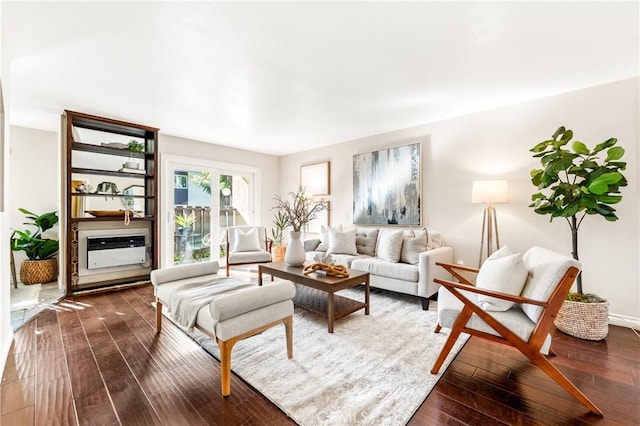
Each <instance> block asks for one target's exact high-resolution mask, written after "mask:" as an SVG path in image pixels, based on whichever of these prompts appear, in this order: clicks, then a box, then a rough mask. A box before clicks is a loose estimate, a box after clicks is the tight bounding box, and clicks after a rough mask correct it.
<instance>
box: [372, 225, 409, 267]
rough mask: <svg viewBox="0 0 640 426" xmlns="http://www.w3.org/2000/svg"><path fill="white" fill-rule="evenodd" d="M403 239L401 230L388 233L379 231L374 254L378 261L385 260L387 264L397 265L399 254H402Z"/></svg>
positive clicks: (385, 230)
mask: <svg viewBox="0 0 640 426" xmlns="http://www.w3.org/2000/svg"><path fill="white" fill-rule="evenodd" d="M403 239H404V234H403V232H402V229H398V230H397V231H390V230H388V229H382V230H380V234H378V247H377V248H376V254H377V255H378V257H379V258H380V259H383V260H386V261H387V262H393V263H398V260H400V254H401V253H402V240H403Z"/></svg>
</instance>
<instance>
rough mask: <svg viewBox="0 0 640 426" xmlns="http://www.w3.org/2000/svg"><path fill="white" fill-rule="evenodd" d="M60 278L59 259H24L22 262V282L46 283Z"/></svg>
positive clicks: (27, 283)
mask: <svg viewBox="0 0 640 426" xmlns="http://www.w3.org/2000/svg"><path fill="white" fill-rule="evenodd" d="M57 278H58V259H41V260H27V259H25V260H23V261H22V263H20V281H22V284H26V285H30V284H44V283H49V282H51V281H55V280H56V279H57Z"/></svg>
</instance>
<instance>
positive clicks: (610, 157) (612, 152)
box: [604, 146, 624, 163]
mask: <svg viewBox="0 0 640 426" xmlns="http://www.w3.org/2000/svg"><path fill="white" fill-rule="evenodd" d="M623 155H624V148H623V147H621V146H614V147H613V148H609V150H608V151H607V158H605V159H604V162H605V163H608V162H609V161H615V160H619V159H621V158H622V156H623Z"/></svg>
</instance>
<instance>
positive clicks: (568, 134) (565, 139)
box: [560, 130, 573, 145]
mask: <svg viewBox="0 0 640 426" xmlns="http://www.w3.org/2000/svg"><path fill="white" fill-rule="evenodd" d="M571 138H573V130H567V131H565V132H564V135H562V138H560V140H561V141H563V142H564V144H566V143H568V142H569V141H570V140H571ZM564 144H563V145H564Z"/></svg>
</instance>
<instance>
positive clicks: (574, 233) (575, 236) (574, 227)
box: [571, 216, 582, 294]
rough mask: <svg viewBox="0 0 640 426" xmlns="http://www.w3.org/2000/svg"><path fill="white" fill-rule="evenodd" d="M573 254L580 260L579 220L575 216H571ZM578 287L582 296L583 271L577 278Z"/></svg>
mask: <svg viewBox="0 0 640 426" xmlns="http://www.w3.org/2000/svg"><path fill="white" fill-rule="evenodd" d="M571 254H572V255H573V258H574V259H575V260H580V258H579V257H578V219H577V218H576V217H575V216H571ZM576 285H577V287H578V293H580V294H582V271H581V272H580V273H579V274H578V277H577V278H576Z"/></svg>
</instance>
